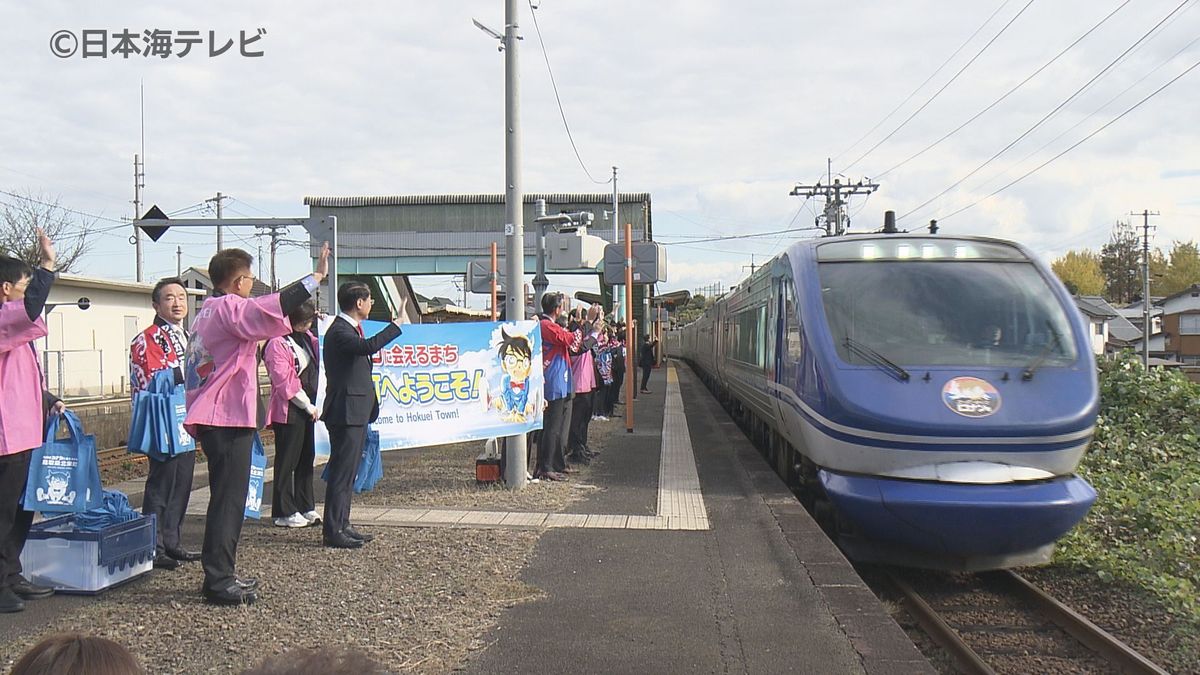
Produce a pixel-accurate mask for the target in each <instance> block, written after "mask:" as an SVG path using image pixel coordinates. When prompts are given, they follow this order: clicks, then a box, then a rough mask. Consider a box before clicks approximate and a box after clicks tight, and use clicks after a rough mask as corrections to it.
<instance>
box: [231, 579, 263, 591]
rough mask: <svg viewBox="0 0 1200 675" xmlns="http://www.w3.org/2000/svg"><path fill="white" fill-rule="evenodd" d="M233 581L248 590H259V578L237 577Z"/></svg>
mask: <svg viewBox="0 0 1200 675" xmlns="http://www.w3.org/2000/svg"><path fill="white" fill-rule="evenodd" d="M233 583H235V584H237V585H238V586H241V587H242V588H244V589H246V590H248V591H257V590H258V579H255V578H254V577H245V578H242V577H236V578H235V579H234V582H233Z"/></svg>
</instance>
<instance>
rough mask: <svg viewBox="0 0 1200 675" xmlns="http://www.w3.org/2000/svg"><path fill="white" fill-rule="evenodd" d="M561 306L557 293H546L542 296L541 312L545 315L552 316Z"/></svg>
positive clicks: (560, 298) (560, 297)
mask: <svg viewBox="0 0 1200 675" xmlns="http://www.w3.org/2000/svg"><path fill="white" fill-rule="evenodd" d="M561 306H562V296H561V295H559V294H558V293H546V294H544V295H542V312H543V313H545V314H553V313H555V312H557V311H558V308H559V307H561Z"/></svg>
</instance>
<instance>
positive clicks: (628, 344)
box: [614, 215, 637, 434]
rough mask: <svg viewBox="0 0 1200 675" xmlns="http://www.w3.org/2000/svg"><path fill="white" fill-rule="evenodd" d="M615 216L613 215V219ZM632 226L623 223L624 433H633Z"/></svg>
mask: <svg viewBox="0 0 1200 675" xmlns="http://www.w3.org/2000/svg"><path fill="white" fill-rule="evenodd" d="M615 217H616V216H615V215H614V218H615ZM633 332H634V331H633V224H632V223H625V431H626V433H630V434H632V433H633V394H634V391H636V390H635V389H634V387H635V386H636V384H635V383H634V380H636V379H637V343H636V342H634V340H633Z"/></svg>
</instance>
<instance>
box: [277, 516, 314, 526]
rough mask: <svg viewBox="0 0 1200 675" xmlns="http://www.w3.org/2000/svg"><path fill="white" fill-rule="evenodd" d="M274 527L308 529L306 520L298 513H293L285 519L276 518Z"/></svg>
mask: <svg viewBox="0 0 1200 675" xmlns="http://www.w3.org/2000/svg"><path fill="white" fill-rule="evenodd" d="M275 527H308V519H307V518H305V517H304V516H302V515H300V514H299V513H293V514H292V515H290V516H288V517H287V518H276V519H275Z"/></svg>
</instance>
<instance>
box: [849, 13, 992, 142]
mask: <svg viewBox="0 0 1200 675" xmlns="http://www.w3.org/2000/svg"><path fill="white" fill-rule="evenodd" d="M1010 2H1012V0H1004V2H1002V3H1000V6H999V7H997V8H996V9H994V10H993V11H992V13H991V14H989V15H988V18H987V19H985V20H984V22H983V23H981V24H979V27H978V28H976V29H975V32H973V33H971V36H970V37H968V38H967V39H966V40H964V41H963V43H962V44H961V45H959V46H958V49H955V50H954V52H953V53H952V54H950V56H947V57H946V60H945V61H942V65H940V66H938V67H937V69H936V70H934V71H933V72H932V73H931V74H930V75H929V77H927V78H925V81H924V82H922V83H921V84H918V85H917V87H916V89H913V90H912V91H911V92H909V94H908V96H905V97H904V100H903V101H900V103H898V104H897V105H896V107H895V108H892V110H891V112H889V113H888V114H886V115H884V116H883V117H882V118H880V120H879V121H878V122H876V123H875V126H873V127H871V128H870V129H868V130H867V133H865V134H863V135H862V136H859V137H858V140H857V141H854V142H853V143H851V144H850V147H848V148H846V149H845V150H842V151H841V152H839V153H838V154H836V155H834V157H833V159H831V160H830V161H833V162H836V161H838V160H839V159H841V158H842V156H843V155H845V154H846V153H848V152H850V151H851V150H853V149H854V148H857V147H858V144H859V143H862V142H863V141H864V140H866V138H867V137H868V136H870V135H871V134H873V133H875V130H876V129H878V128H879V127H881V126H883V123H884V122H886V121H888V120H889V119H891V118H892V115H895V114H896V112H897V111H899V110H900V109H901V108H903V107H904V106H905V105H906V104H907V103H908V102H909V101H911V100H912V98H913V97H914V96H916V95H917V92H919V91H921V90H922V89H924V88H925V85H927V84H929V83H930V81H932V80H933V78H935V77H937V74H938V73H940V72H942V70H943V69H944V68H945V67H946V66H948V65H950V62H951V61H953V60H954V57H956V56H958V54H959V52H961V51H962V50H963V49H966V47H967V45H969V44H971V41H972V40H974V39H975V36H977V35H979V33H980V31H982V30H983V29H984V27H986V26H987V25H988V24H989V23H991V22H992V19H994V18H996V15H997V14H999V13H1000V11H1001V10H1003V9H1004V8H1005V7H1007V6H1008V3H1010Z"/></svg>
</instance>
